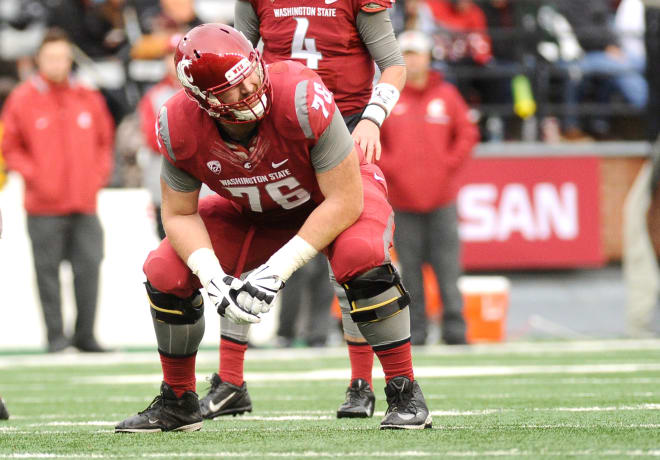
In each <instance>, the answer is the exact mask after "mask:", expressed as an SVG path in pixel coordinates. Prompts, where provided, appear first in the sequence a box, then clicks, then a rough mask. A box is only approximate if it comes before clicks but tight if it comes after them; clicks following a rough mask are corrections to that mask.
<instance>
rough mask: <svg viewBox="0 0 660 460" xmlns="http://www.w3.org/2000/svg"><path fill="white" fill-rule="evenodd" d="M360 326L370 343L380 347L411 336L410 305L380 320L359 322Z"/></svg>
mask: <svg viewBox="0 0 660 460" xmlns="http://www.w3.org/2000/svg"><path fill="white" fill-rule="evenodd" d="M357 326H358V328H359V329H360V331H361V332H362V335H363V336H364V338H365V339H367V342H369V345H371V346H372V347H379V346H383V345H389V344H392V343H396V342H401V341H404V340H407V339H409V338H410V307H406V308H404V309H403V310H401V311H399V313H397V314H396V315H393V316H390V317H389V318H385V319H383V320H380V321H372V322H367V323H358V325H357Z"/></svg>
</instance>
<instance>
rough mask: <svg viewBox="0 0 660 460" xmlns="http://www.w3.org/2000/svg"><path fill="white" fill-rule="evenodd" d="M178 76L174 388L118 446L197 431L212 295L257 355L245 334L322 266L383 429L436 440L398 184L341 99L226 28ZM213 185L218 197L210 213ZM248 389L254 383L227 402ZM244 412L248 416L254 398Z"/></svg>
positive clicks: (171, 194)
mask: <svg viewBox="0 0 660 460" xmlns="http://www.w3.org/2000/svg"><path fill="white" fill-rule="evenodd" d="M175 61H176V66H177V74H178V77H179V80H180V82H181V84H182V85H183V86H184V91H181V92H180V93H178V94H177V95H175V96H173V97H172V98H171V99H170V100H169V101H168V102H167V103H166V104H165V105H164V106H163V108H162V109H161V111H160V113H159V116H158V140H159V149H160V152H161V154H162V155H163V157H164V161H163V165H162V171H161V179H162V182H161V185H162V195H163V204H162V215H163V225H164V227H165V231H166V233H167V238H166V239H165V240H163V242H162V243H161V244H160V246H159V247H158V248H157V249H155V250H154V251H152V252H151V253H150V254H149V256H148V257H147V260H146V261H145V263H144V272H145V274H146V276H147V282H146V283H145V285H146V289H147V295H148V297H149V303H150V306H151V313H152V317H153V319H154V321H153V323H154V329H155V332H156V338H157V342H158V350H159V354H160V360H161V365H162V369H163V382H162V384H161V392H160V395H159V396H157V397H156V399H154V401H153V402H152V403H151V404H150V405H149V406H148V407H147V409H145V410H143V411H141V412H139V413H138V414H137V415H135V416H132V417H129V418H128V419H126V420H124V421H122V422H121V423H119V424H118V425H117V426H116V427H115V431H117V432H151V431H172V430H177V431H193V430H198V429H200V428H201V426H202V415H201V412H200V407H199V400H198V398H197V394H196V393H195V384H196V382H195V356H196V354H197V349H198V346H199V343H200V341H201V339H202V336H203V333H204V313H203V309H204V302H203V299H202V297H201V295H200V294H199V288H200V287H204V288H205V289H206V291H207V293H208V296H209V299H210V300H211V301H212V303H213V305H214V307H215V308H216V309H217V311H218V313H219V314H220V315H221V316H223V317H224V318H227V319H229V320H231V322H232V324H233V326H234V328H233V329H227V330H223V340H225V341H226V342H227V343H228V344H232V345H233V346H235V347H242V348H245V347H246V346H247V345H246V343H245V338H246V337H247V329H248V326H249V325H250V324H251V323H256V322H259V321H260V317H259V315H260V314H263V313H266V312H268V311H269V310H270V308H271V307H272V305H273V303H274V301H275V298H276V296H277V294H278V293H279V291H280V290H281V289H282V288H283V287H284V283H285V282H286V280H287V279H288V278H289V276H290V275H291V274H292V273H293V272H294V271H295V270H297V269H298V268H300V267H301V266H302V265H304V264H305V263H306V262H307V261H308V260H309V259H311V258H312V257H313V256H314V255H316V254H317V253H318V252H323V253H324V254H325V255H326V256H327V257H328V260H329V262H330V266H331V267H332V270H333V272H334V275H335V277H336V279H337V280H338V281H339V282H340V283H341V285H342V286H343V288H344V289H345V290H346V293H347V296H348V298H349V299H350V302H351V315H352V318H353V320H354V321H355V322H356V323H357V325H358V327H359V328H360V331H361V333H362V334H363V335H364V337H365V338H366V339H367V340H368V342H369V344H370V345H371V346H372V347H373V349H374V350H375V352H376V355H377V356H378V358H379V360H380V362H381V365H382V367H383V371H384V373H385V380H386V382H387V386H386V388H385V393H386V395H387V401H388V409H387V412H386V414H385V417H384V418H383V420H382V421H381V424H380V427H381V428H383V429H387V428H407V429H415V428H425V427H430V426H431V416H430V413H429V411H428V408H427V407H426V403H425V401H424V396H423V394H422V391H421V389H420V387H419V384H418V383H417V381H416V380H414V375H413V367H412V355H411V348H410V316H409V310H408V304H409V296H408V294H407V292H406V290H405V289H404V287H403V285H402V284H401V281H400V277H399V275H398V273H397V272H396V270H395V268H394V267H393V266H392V265H391V263H390V258H389V251H388V249H389V247H390V246H391V241H392V234H393V230H394V229H393V224H392V222H393V214H392V208H391V207H390V205H389V203H388V202H387V199H386V194H387V188H386V185H385V181H384V179H383V177H382V172H381V171H380V169H379V168H378V167H377V166H375V165H373V164H369V163H366V162H365V161H363V160H362V161H361V156H360V155H358V153H357V150H358V149H359V147H356V145H355V143H354V141H353V139H352V138H351V136H350V134H349V132H348V130H347V129H346V126H345V124H344V123H343V120H342V119H341V116H340V115H339V112H338V110H337V109H336V106H335V103H334V100H333V96H332V93H331V92H330V91H328V89H327V88H326V87H325V86H324V85H323V83H322V81H321V79H320V78H319V77H318V75H316V74H315V73H314V72H313V71H311V70H309V69H307V68H306V67H304V66H302V65H301V64H299V63H296V62H292V61H284V62H279V63H274V64H271V65H269V66H266V65H265V64H264V63H263V61H262V59H261V57H260V56H259V54H258V53H257V52H256V51H255V50H254V48H253V46H252V44H251V43H250V42H249V41H247V40H246V39H245V37H244V36H243V35H242V34H241V33H239V32H237V31H236V30H235V29H233V28H231V27H228V26H225V25H222V24H204V25H201V26H198V27H196V28H194V29H192V30H191V31H190V32H188V34H186V35H185V36H184V37H183V38H182V39H181V41H180V43H179V45H178V47H177V52H176V57H175ZM202 182H203V183H206V184H207V185H208V186H209V187H210V188H211V189H212V190H213V191H215V192H216V193H217V195H211V196H208V197H206V198H203V199H201V200H199V201H198V196H199V188H200V186H201V183H202ZM248 272H250V273H249V274H248V275H247V277H245V278H243V279H242V277H241V275H242V274H247V273H248ZM241 356H242V355H241ZM241 369H242V366H241ZM244 390H245V383H244V382H243V383H242V385H241V386H240V387H238V386H236V387H235V392H234V394H232V395H230V396H231V397H234V396H236V397H244V396H246V393H245V392H244ZM228 397H229V396H228ZM243 403H244V407H245V410H251V405H250V401H249V399H247V398H245V400H244V401H243Z"/></svg>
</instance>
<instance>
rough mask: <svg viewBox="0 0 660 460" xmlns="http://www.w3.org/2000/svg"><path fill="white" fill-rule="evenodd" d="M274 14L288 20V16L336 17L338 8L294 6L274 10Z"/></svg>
mask: <svg viewBox="0 0 660 460" xmlns="http://www.w3.org/2000/svg"><path fill="white" fill-rule="evenodd" d="M273 14H274V15H275V17H276V18H286V17H288V16H324V17H336V16H337V9H336V8H321V7H315V6H293V7H290V8H274V9H273Z"/></svg>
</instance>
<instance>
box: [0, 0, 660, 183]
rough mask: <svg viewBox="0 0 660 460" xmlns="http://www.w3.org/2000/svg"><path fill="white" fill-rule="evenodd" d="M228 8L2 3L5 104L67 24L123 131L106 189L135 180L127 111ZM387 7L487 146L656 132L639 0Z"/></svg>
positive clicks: (199, 3) (413, 0) (192, 2)
mask: <svg viewBox="0 0 660 460" xmlns="http://www.w3.org/2000/svg"><path fill="white" fill-rule="evenodd" d="M233 7H234V4H233V1H231V0H4V1H3V2H2V4H0V106H1V104H2V101H3V100H4V98H5V97H6V95H7V93H8V92H9V91H10V90H11V88H12V87H14V86H15V85H16V84H17V83H18V82H19V81H22V80H24V79H26V78H27V77H28V76H29V75H30V74H31V73H32V72H33V71H34V63H33V59H32V56H33V55H34V52H35V50H36V48H37V46H38V45H39V43H40V40H41V37H42V36H43V33H44V31H45V30H46V29H47V27H49V26H56V27H59V28H62V29H63V30H65V31H66V32H67V33H68V34H69V36H70V38H71V40H72V41H73V43H74V44H75V45H76V49H75V64H76V73H77V76H78V77H79V78H80V79H82V80H83V81H86V82H87V83H89V84H90V85H93V86H95V87H97V88H99V89H100V90H101V92H102V93H103V95H104V97H105V99H106V102H107V104H108V107H109V109H110V111H111V113H112V116H113V118H114V120H115V123H116V124H117V126H118V130H117V138H116V143H117V160H118V161H117V166H118V167H117V168H116V170H115V175H114V179H113V185H116V186H137V185H140V184H141V174H140V168H139V166H138V162H139V161H140V155H139V151H140V145H141V144H142V143H143V141H142V139H141V137H140V133H139V129H136V126H137V125H138V121H137V120H136V117H135V115H134V114H135V111H136V107H137V105H138V102H139V100H140V98H141V97H142V95H143V94H144V93H145V92H146V90H147V89H149V88H150V87H151V86H152V85H154V84H155V83H157V82H159V81H160V80H161V79H162V78H163V76H164V75H165V73H166V70H165V63H164V62H163V60H162V58H163V57H164V56H165V55H167V54H168V51H169V49H168V47H169V46H170V45H169V40H170V38H171V36H172V34H174V33H181V32H185V31H187V30H188V29H189V28H191V27H193V26H195V25H197V24H199V23H202V22H225V23H228V24H232V23H233ZM390 11H391V17H392V22H393V25H394V29H395V32H396V33H397V34H399V33H401V32H402V31H404V30H406V29H417V30H420V31H422V32H424V33H426V34H428V35H429V37H431V38H432V40H433V51H432V55H433V66H434V67H435V68H436V69H437V70H440V71H442V72H443V73H444V75H445V78H446V79H447V80H448V81H450V82H452V83H454V84H455V85H457V86H458V88H459V90H460V92H461V94H462V95H463V97H464V98H465V100H466V101H467V102H468V104H469V106H470V107H471V108H472V112H471V113H472V116H473V119H474V120H475V121H477V122H478V125H479V127H480V130H481V139H482V140H483V141H486V142H497V141H502V140H523V141H543V142H559V141H585V140H587V141H588V140H594V139H595V140H603V139H625V140H631V139H647V138H654V137H655V134H656V133H655V132H649V129H647V123H646V108H647V107H648V106H650V105H654V104H655V98H654V97H653V95H649V85H648V84H647V78H646V76H645V67H646V46H645V30H646V28H645V25H646V24H645V23H646V21H645V11H644V2H643V1H642V0H590V1H588V2H575V1H571V0H554V1H545V0H516V1H511V0H399V1H397V2H396V3H395V5H394V8H392V9H391V10H390ZM648 16H649V15H648V14H647V17H648ZM650 27H651V28H655V24H651V25H650ZM651 32H653V31H651ZM656 41H657V40H656ZM654 42H655V41H654ZM650 51H651V50H650ZM653 51H654V50H653ZM649 100H650V101H651V102H649ZM654 112H657V110H656V111H654ZM651 131H653V130H651Z"/></svg>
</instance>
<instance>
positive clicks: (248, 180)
mask: <svg viewBox="0 0 660 460" xmlns="http://www.w3.org/2000/svg"><path fill="white" fill-rule="evenodd" d="M290 175H291V171H289V170H288V169H285V170H283V171H277V172H274V173H270V174H268V175H260V176H252V177H232V178H231V179H220V183H221V184H222V185H223V186H224V187H228V186H231V185H253V184H263V183H264V182H269V181H272V180H277V179H281V178H283V177H287V176H290Z"/></svg>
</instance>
